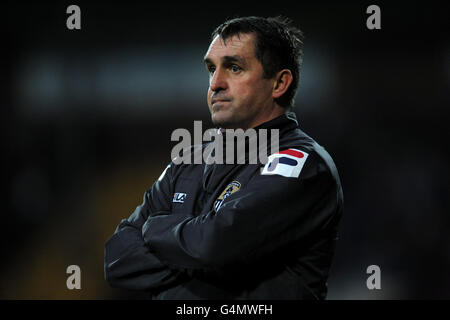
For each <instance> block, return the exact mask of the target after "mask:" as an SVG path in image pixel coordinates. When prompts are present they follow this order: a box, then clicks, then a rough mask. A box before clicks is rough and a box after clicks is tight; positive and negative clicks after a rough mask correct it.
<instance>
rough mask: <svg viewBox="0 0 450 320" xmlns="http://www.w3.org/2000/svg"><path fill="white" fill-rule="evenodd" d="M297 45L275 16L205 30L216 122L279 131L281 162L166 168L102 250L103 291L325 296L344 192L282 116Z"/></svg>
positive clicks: (289, 117) (317, 152)
mask: <svg viewBox="0 0 450 320" xmlns="http://www.w3.org/2000/svg"><path fill="white" fill-rule="evenodd" d="M301 45H302V35H301V32H300V31H299V30H298V29H296V28H294V27H292V26H291V25H290V22H289V21H286V20H283V19H281V18H260V17H245V18H236V19H232V20H229V21H227V22H225V23H223V24H222V25H220V26H219V27H218V28H217V29H216V30H215V31H214V33H213V36H212V42H211V44H210V47H209V49H208V51H207V53H206V55H205V64H206V67H207V69H208V71H209V73H210V81H209V90H208V97H207V101H208V106H209V109H210V112H211V118H212V121H213V123H214V124H215V125H216V126H217V127H219V128H222V129H244V130H246V129H250V128H252V129H255V130H261V129H278V130H279V150H280V152H277V153H274V154H272V155H270V156H269V158H268V159H269V161H268V162H267V163H266V164H249V163H248V162H246V163H244V164H233V165H230V164H217V163H213V164H201V165H192V164H178V165H175V164H174V163H173V162H172V163H171V164H169V166H168V167H167V168H166V170H165V171H164V172H163V174H162V175H161V177H160V178H159V179H158V181H156V182H155V183H154V184H153V186H152V187H151V188H150V189H149V190H148V191H147V192H146V193H145V195H144V201H143V203H142V204H141V205H140V206H138V207H137V208H136V210H135V212H134V213H133V214H132V215H131V216H130V217H129V218H128V219H124V220H122V222H121V223H120V224H119V226H118V227H117V229H116V232H115V233H114V235H113V236H112V237H111V238H110V239H109V240H108V241H107V243H106V245H105V277H106V280H107V281H108V282H109V283H110V285H111V286H114V287H119V288H127V289H135V290H145V291H148V292H149V293H150V294H151V296H152V298H153V299H324V298H325V297H326V293H327V287H326V281H327V278H328V274H329V269H330V265H331V262H332V257H333V253H334V247H335V241H336V239H337V227H338V223H339V220H340V217H341V215H342V206H343V194H342V189H341V185H340V181H339V176H338V173H337V170H336V168H335V166H334V163H333V161H332V159H331V157H330V156H329V155H328V153H327V152H326V151H325V150H324V149H323V148H322V147H321V146H319V145H318V144H317V143H316V142H315V141H314V140H313V139H312V138H310V137H309V136H307V135H306V134H305V133H303V132H302V131H301V130H300V129H299V127H298V124H297V121H296V119H295V114H294V113H292V112H289V110H290V108H291V107H292V105H293V100H294V95H295V91H296V88H297V85H298V81H299V69H300V64H301V54H302V50H301ZM247 158H248V157H247ZM247 158H246V159H247Z"/></svg>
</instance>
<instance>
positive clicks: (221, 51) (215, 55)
mask: <svg viewBox="0 0 450 320" xmlns="http://www.w3.org/2000/svg"><path fill="white" fill-rule="evenodd" d="M254 41H255V35H254V34H252V33H243V34H239V35H233V36H230V37H228V38H227V39H226V40H223V39H222V38H221V37H220V36H219V35H217V36H216V37H215V38H214V39H213V41H212V42H211V44H210V46H209V48H208V51H207V52H206V55H205V59H207V58H208V59H209V60H214V59H220V58H222V57H225V56H241V57H243V58H244V59H250V58H252V57H254V56H255V55H254V51H255V49H254V48H255V46H254V43H255V42H254Z"/></svg>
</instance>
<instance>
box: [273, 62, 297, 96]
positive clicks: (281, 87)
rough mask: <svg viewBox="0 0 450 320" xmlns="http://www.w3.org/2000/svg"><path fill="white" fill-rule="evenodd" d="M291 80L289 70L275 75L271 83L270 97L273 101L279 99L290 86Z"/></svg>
mask: <svg viewBox="0 0 450 320" xmlns="http://www.w3.org/2000/svg"><path fill="white" fill-rule="evenodd" d="M292 80H293V77H292V72H291V70H289V69H283V70H281V71H280V72H278V73H277V75H276V76H275V79H274V83H273V90H272V97H273V98H274V99H278V98H279V97H281V96H282V95H283V94H284V93H285V92H286V91H287V89H289V86H290V85H291V83H292Z"/></svg>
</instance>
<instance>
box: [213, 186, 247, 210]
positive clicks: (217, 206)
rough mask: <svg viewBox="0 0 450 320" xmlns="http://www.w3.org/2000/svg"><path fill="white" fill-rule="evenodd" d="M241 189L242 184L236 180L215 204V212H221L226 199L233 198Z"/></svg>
mask: <svg viewBox="0 0 450 320" xmlns="http://www.w3.org/2000/svg"><path fill="white" fill-rule="evenodd" d="M240 188H241V183H240V182H239V181H236V180H235V181H233V182H231V183H230V184H229V185H227V186H226V188H225V189H224V190H223V191H222V193H221V194H220V196H219V197H218V198H217V199H216V201H215V202H214V211H216V212H217V211H219V209H220V207H221V206H222V204H223V202H224V201H225V199H226V198H228V197H229V196H231V195H232V194H233V193H235V192H237V191H239V189H240Z"/></svg>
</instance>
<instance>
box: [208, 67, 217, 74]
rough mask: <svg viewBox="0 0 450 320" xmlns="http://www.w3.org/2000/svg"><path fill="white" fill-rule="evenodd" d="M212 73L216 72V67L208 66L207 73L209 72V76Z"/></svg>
mask: <svg viewBox="0 0 450 320" xmlns="http://www.w3.org/2000/svg"><path fill="white" fill-rule="evenodd" d="M214 71H216V67H214V66H208V72H209V73H210V74H213V73H214Z"/></svg>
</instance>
